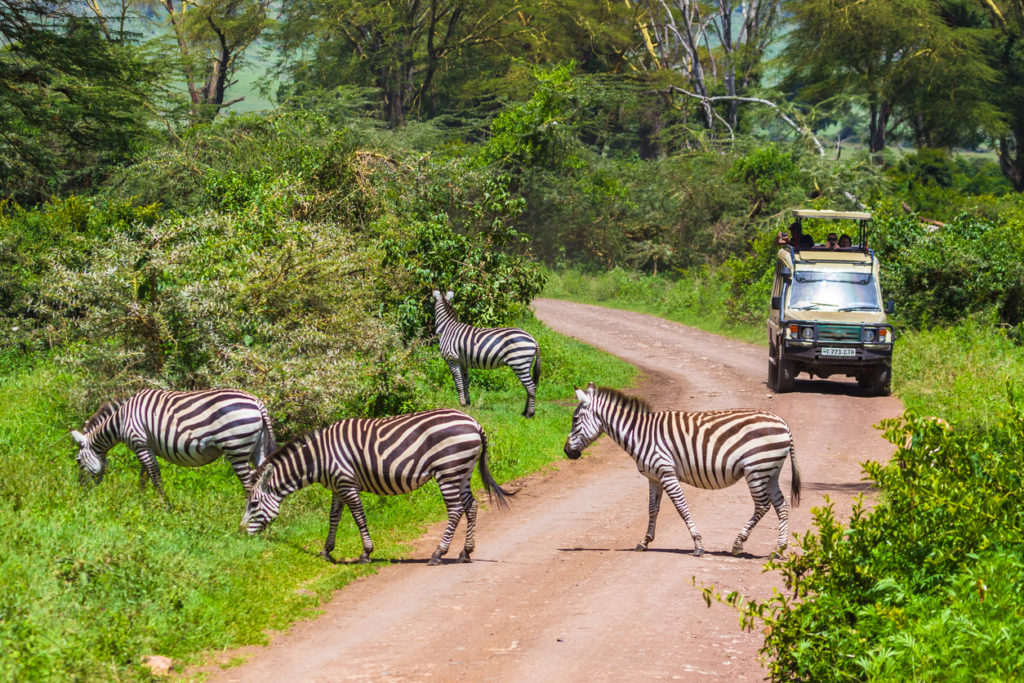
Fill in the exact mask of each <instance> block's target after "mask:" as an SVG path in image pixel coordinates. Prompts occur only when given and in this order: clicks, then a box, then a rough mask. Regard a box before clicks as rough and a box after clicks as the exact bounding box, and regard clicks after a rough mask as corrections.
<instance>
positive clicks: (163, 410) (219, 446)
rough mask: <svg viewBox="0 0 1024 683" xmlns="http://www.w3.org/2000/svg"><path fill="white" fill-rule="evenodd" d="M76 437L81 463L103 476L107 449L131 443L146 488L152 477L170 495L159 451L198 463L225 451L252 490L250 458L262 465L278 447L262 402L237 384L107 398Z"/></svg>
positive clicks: (193, 464)
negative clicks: (200, 389) (233, 385)
mask: <svg viewBox="0 0 1024 683" xmlns="http://www.w3.org/2000/svg"><path fill="white" fill-rule="evenodd" d="M71 436H72V438H73V439H74V440H75V442H77V443H78V456H77V459H78V466H79V467H80V468H81V469H82V470H84V471H86V472H90V473H92V474H93V475H95V476H96V477H97V478H98V479H102V478H103V473H104V471H105V470H106V468H107V451H109V450H110V449H111V448H112V447H113V446H114V445H115V444H117V443H124V444H125V445H127V446H128V447H129V448H130V449H132V450H133V451H134V452H135V455H136V456H137V457H138V458H139V463H140V464H141V466H142V468H141V470H140V472H139V485H140V486H142V487H144V486H145V485H146V477H147V476H148V477H149V479H150V480H151V481H152V482H153V486H154V488H156V490H157V492H158V493H159V494H160V495H161V496H162V497H163V498H164V499H165V500H166V498H167V496H166V494H165V493H164V489H163V483H162V482H161V479H160V467H159V465H157V461H156V456H160V457H162V458H164V459H165V460H167V461H168V462H172V463H174V464H175V465H184V466H185V467H199V466H201V465H206V464H208V463H211V462H213V461H214V460H216V459H217V458H219V457H220V456H221V455H224V457H226V458H227V459H228V462H230V463H231V467H232V468H233V469H234V470H235V474H236V475H238V479H239V481H241V482H242V486H243V488H244V489H245V491H246V494H248V492H249V489H250V488H251V485H252V475H253V470H252V469H251V468H250V467H249V463H250V462H251V463H252V464H253V465H254V466H259V465H260V463H261V462H262V461H263V459H264V458H265V457H266V455H267V454H268V453H270V452H272V451H274V450H275V449H276V448H277V443H276V441H275V440H274V429H273V427H272V426H271V424H270V416H269V415H268V414H267V409H266V407H265V406H264V405H263V402H262V401H260V400H259V399H258V398H256V397H255V396H252V395H251V394H247V393H246V392H244V391H239V390H236V389H209V390H206V391H187V392H186V391H164V390H161V389H143V390H142V391H140V392H138V393H137V394H135V395H134V396H132V397H131V398H127V399H124V398H121V399H115V400H112V401H107V402H105V403H104V404H103V405H102V406H100V409H99V410H98V411H96V413H95V414H94V415H93V416H92V417H90V418H89V420H88V421H87V422H86V423H85V426H84V427H82V431H81V432H79V431H72V432H71Z"/></svg>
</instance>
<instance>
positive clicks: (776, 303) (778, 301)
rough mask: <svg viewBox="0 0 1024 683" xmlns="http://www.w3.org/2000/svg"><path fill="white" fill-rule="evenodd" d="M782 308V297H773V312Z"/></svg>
mask: <svg viewBox="0 0 1024 683" xmlns="http://www.w3.org/2000/svg"><path fill="white" fill-rule="evenodd" d="M780 308H782V297H781V296H773V297H772V310H773V311H777V310H779V309H780Z"/></svg>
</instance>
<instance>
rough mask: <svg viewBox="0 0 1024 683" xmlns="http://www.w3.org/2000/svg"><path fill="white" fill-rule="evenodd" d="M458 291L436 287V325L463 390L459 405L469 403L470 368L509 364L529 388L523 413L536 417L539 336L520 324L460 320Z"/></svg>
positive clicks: (447, 356) (455, 378) (444, 352)
mask: <svg viewBox="0 0 1024 683" xmlns="http://www.w3.org/2000/svg"><path fill="white" fill-rule="evenodd" d="M453 295H454V292H451V291H448V292H446V293H445V294H444V295H442V294H441V292H440V291H438V290H436V289H435V290H434V291H433V296H434V327H435V330H436V331H437V337H438V344H439V345H440V347H441V356H442V357H443V358H444V359H445V360H446V361H447V362H448V367H449V369H451V371H452V378H454V380H455V388H456V390H457V391H458V392H459V405H462V406H468V405H469V368H488V369H490V368H498V367H501V366H502V365H507V366H509V367H510V368H512V371H513V372H514V373H516V377H518V378H519V381H520V382H522V383H523V387H524V388H525V389H526V408H524V409H523V415H525V416H526V417H533V413H534V406H535V403H536V400H537V383H538V382H540V347H539V346H538V345H537V340H536V339H534V338H533V337H531V336H530V335H529V334H527V333H526V332H524V331H523V330H520V329H518V328H516V327H473V326H472V325H466V324H465V323H460V322H459V321H458V319H457V318H456V315H455V309H454V308H452V304H451V300H452V296H453Z"/></svg>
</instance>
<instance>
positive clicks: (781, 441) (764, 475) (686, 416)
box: [565, 383, 800, 555]
mask: <svg viewBox="0 0 1024 683" xmlns="http://www.w3.org/2000/svg"><path fill="white" fill-rule="evenodd" d="M576 398H577V399H578V400H579V402H580V404H579V406H577V408H576V412H575V413H574V414H573V418H572V428H571V431H570V432H569V438H568V439H567V440H566V442H565V454H566V455H567V456H568V457H569V458H571V459H576V458H578V457H580V452H581V451H582V450H583V449H584V448H586V447H587V446H589V445H590V444H591V443H593V441H594V440H595V439H597V437H598V436H600V435H601V433H602V432H605V433H607V434H608V435H609V436H610V437H612V439H613V440H614V441H615V443H617V444H618V445H619V446H620V447H621V448H622V449H623V450H625V451H626V452H627V453H629V455H630V456H632V457H633V459H634V460H635V461H636V464H637V468H638V469H639V470H640V472H641V474H643V475H644V476H645V477H647V478H648V479H649V480H650V500H649V508H648V511H649V520H650V521H649V523H648V527H647V533H646V535H645V536H644V540H643V542H642V543H640V544H639V545H637V548H636V549H637V550H646V549H647V546H648V544H649V543H650V542H651V541H653V540H654V527H655V522H656V520H657V517H658V509H659V507H660V505H661V496H662V493H667V494H668V496H669V498H670V499H671V500H672V503H673V504H674V505H675V507H676V510H677V511H678V512H679V515H680V516H681V517H682V518H683V521H684V522H686V526H687V528H688V529H689V530H690V534H691V535H692V536H693V543H694V555H701V554H702V553H703V552H704V547H703V545H702V544H701V536H700V533H699V532H698V531H697V528H696V526H695V525H694V523H693V520H692V518H691V516H690V510H689V508H688V507H687V505H686V499H685V498H684V496H683V490H682V487H681V486H680V482H683V483H686V484H689V485H691V486H696V487H698V488H704V489H722V488H725V487H727V486H731V485H732V484H734V483H736V482H737V481H739V480H740V479H746V480H747V485H748V486H749V487H750V495H751V497H753V499H754V515H753V516H752V517H751V518H750V521H749V522H747V524H746V526H744V527H743V529H742V530H741V531H740V534H739V536H737V537H736V541H735V542H734V543H733V548H732V551H733V553H739V552H741V551H742V550H743V543H744V542H745V541H746V540H747V538H748V536H749V535H750V532H751V530H753V528H754V526H755V525H756V524H757V523H758V521H760V519H761V517H762V516H764V513H765V512H767V511H768V508H769V506H773V507H774V508H775V512H776V514H778V516H779V540H778V546H777V547H776V552H779V553H781V552H782V551H783V550H785V548H786V546H787V545H788V543H789V507H788V506H787V505H786V497H785V496H784V495H783V494H782V490H781V489H780V488H779V474H780V473H781V472H782V466H783V464H785V461H786V456H787V455H788V456H789V458H790V467H791V468H792V469H791V471H792V483H791V489H790V496H791V497H792V499H793V505H794V506H795V505H798V504H799V502H800V473H799V470H798V469H797V466H796V455H795V454H794V451H793V436H792V434H791V433H790V431H789V426H788V425H787V424H786V422H785V420H783V419H782V418H781V417H779V416H778V415H774V414H772V413H768V412H764V411H760V410H712V411H703V412H672V411H669V412H654V411H652V410H651V409H650V407H649V406H648V405H647V404H646V402H644V401H643V400H642V399H639V398H635V397H630V396H626V395H625V394H622V393H620V392H618V391H616V390H614V389H606V388H603V387H601V388H595V387H594V384H593V383H591V384H590V385H589V386H588V387H587V389H586V391H582V390H580V389H577V390H576Z"/></svg>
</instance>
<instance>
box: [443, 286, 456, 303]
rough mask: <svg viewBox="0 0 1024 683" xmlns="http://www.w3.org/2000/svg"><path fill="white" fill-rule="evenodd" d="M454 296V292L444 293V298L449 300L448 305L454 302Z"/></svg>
mask: <svg viewBox="0 0 1024 683" xmlns="http://www.w3.org/2000/svg"><path fill="white" fill-rule="evenodd" d="M453 296H455V292H453V291H452V290H450V289H449V290H448V291H447V292H445V293H444V298H445V299H447V300H448V303H451V302H452V297H453Z"/></svg>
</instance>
